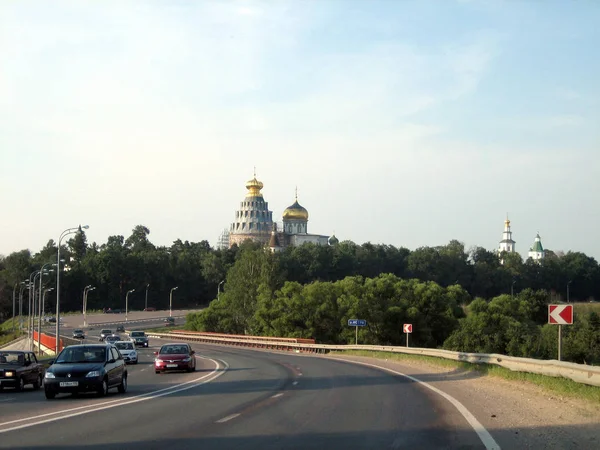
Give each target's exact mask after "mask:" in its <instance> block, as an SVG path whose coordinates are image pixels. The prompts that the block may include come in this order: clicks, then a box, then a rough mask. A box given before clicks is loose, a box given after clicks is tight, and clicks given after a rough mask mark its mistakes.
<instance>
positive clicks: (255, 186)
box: [246, 175, 264, 197]
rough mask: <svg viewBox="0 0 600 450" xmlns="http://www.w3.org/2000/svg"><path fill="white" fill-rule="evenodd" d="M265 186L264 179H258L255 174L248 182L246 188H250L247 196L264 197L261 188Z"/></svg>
mask: <svg viewBox="0 0 600 450" xmlns="http://www.w3.org/2000/svg"><path fill="white" fill-rule="evenodd" d="M263 187H264V184H263V183H262V181H258V180H257V179H256V175H255V176H254V178H252V179H251V180H249V181H247V182H246V189H248V193H247V194H246V197H262V192H260V190H261V189H262V188H263Z"/></svg>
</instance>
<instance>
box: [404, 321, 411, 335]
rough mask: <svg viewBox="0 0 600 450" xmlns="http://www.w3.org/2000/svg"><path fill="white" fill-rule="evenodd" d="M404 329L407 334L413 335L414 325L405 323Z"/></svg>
mask: <svg viewBox="0 0 600 450" xmlns="http://www.w3.org/2000/svg"><path fill="white" fill-rule="evenodd" d="M402 329H403V330H404V332H405V333H412V323H405V324H404V326H403V327H402Z"/></svg>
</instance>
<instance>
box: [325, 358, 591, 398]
mask: <svg viewBox="0 0 600 450" xmlns="http://www.w3.org/2000/svg"><path fill="white" fill-rule="evenodd" d="M331 353H332V354H338V355H354V356H368V357H371V358H376V359H391V360H397V361H416V362H424V363H428V364H434V365H436V366H442V367H448V368H453V369H463V370H467V371H474V372H478V373H480V374H481V375H482V376H486V375H489V376H492V377H498V378H503V379H505V380H509V381H517V382H527V383H531V384H534V385H536V386H539V387H541V388H543V389H545V390H547V391H549V392H553V393H555V394H560V395H563V396H565V397H571V398H580V399H585V400H589V401H592V402H594V403H596V404H600V387H596V386H590V385H587V384H581V383H576V382H575V381H573V380H570V379H568V378H562V377H549V376H546V375H539V374H535V373H527V372H513V371H512V370H509V369H506V368H504V367H500V366H495V365H493V364H473V363H468V362H462V361H453V360H450V359H443V358H435V357H432V356H423V355H409V354H405V353H391V352H381V351H373V352H370V351H361V350H345V351H335V352H331Z"/></svg>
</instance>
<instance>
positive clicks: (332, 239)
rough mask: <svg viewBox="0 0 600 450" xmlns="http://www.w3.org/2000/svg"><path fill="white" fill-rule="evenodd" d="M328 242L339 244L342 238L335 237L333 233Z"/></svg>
mask: <svg viewBox="0 0 600 450" xmlns="http://www.w3.org/2000/svg"><path fill="white" fill-rule="evenodd" d="M327 242H329V245H337V244H339V243H340V240H339V239H338V238H336V237H335V234H333V235H332V236H331V237H330V238H329V240H328V241H327Z"/></svg>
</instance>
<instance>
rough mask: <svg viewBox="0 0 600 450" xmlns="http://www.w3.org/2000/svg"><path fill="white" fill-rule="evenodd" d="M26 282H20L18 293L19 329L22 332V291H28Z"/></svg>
mask: <svg viewBox="0 0 600 450" xmlns="http://www.w3.org/2000/svg"><path fill="white" fill-rule="evenodd" d="M27 283H28V282H27V280H25V281H21V290H20V291H19V329H20V330H23V290H24V289H29V285H28V284H27Z"/></svg>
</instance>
